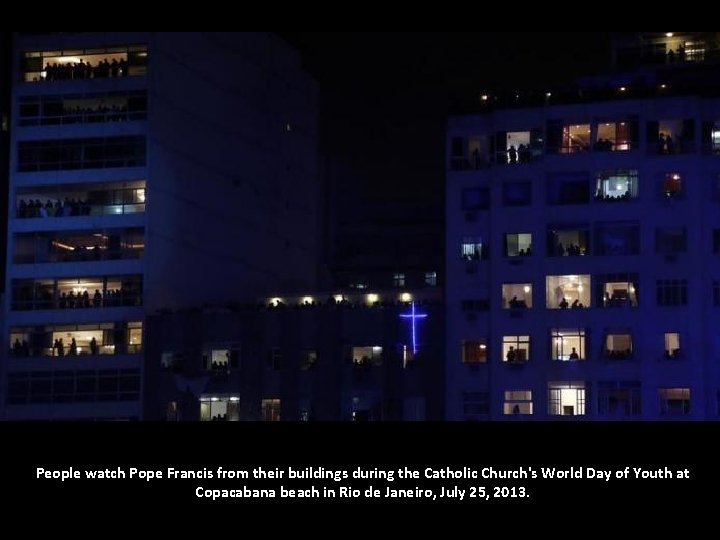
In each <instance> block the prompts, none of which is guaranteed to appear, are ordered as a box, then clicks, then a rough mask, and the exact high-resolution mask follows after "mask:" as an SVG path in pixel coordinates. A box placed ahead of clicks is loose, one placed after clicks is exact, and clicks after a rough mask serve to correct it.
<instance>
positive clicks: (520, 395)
mask: <svg viewBox="0 0 720 540" xmlns="http://www.w3.org/2000/svg"><path fill="white" fill-rule="evenodd" d="M532 413H533V399H532V392H531V391H530V390H514V391H507V392H505V403H504V404H503V414H505V415H506V416H507V415H532Z"/></svg>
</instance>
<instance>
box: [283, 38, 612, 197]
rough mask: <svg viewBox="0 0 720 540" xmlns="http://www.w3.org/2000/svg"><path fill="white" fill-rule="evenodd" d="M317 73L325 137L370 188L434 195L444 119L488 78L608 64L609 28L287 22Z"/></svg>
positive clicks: (565, 77) (439, 183) (491, 82)
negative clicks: (380, 27)
mask: <svg viewBox="0 0 720 540" xmlns="http://www.w3.org/2000/svg"><path fill="white" fill-rule="evenodd" d="M280 35H281V36H282V37H283V38H285V39H286V40H287V41H289V42H290V43H291V44H292V45H294V46H295V47H296V48H297V49H298V50H300V52H301V53H302V55H303V59H304V62H305V66H306V68H307V69H308V71H310V73H312V74H313V75H314V76H315V77H316V78H317V80H318V81H319V83H320V88H321V100H322V101H321V104H322V105H321V107H322V120H321V122H322V128H323V147H324V149H325V150H326V151H327V152H329V153H330V154H332V155H335V156H337V157H338V158H340V159H342V160H343V161H344V162H346V163H348V164H350V165H351V166H352V167H353V168H354V169H355V170H356V171H357V172H358V173H359V175H360V177H361V178H362V184H363V187H364V191H365V193H366V195H368V196H370V197H379V198H406V197H408V196H410V197H415V198H420V199H426V200H427V199H436V198H437V197H442V193H443V182H444V167H443V161H444V143H443V141H444V135H443V130H444V125H445V119H446V118H447V116H448V114H450V112H451V111H456V110H458V108H461V109H462V106H461V105H460V104H461V103H464V102H465V101H468V100H471V99H473V98H475V97H476V96H479V95H480V94H481V93H482V91H483V90H487V89H492V88H505V89H507V90H514V89H523V88H526V89H544V88H545V87H548V86H555V85H557V84H562V83H564V82H567V81H571V80H572V79H573V78H574V77H576V76H578V75H584V74H591V73H593V72H596V71H597V70H598V69H603V68H605V67H607V65H608V64H609V59H610V52H609V46H608V43H609V37H608V34H607V33H606V32H604V33H600V32H595V33H593V32H547V33H543V32H534V33H533V32H531V33H527V32H523V33H521V32H284V33H280Z"/></svg>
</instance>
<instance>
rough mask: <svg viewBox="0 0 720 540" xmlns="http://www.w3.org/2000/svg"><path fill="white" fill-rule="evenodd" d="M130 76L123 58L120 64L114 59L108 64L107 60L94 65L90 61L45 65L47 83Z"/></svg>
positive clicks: (44, 78)
mask: <svg viewBox="0 0 720 540" xmlns="http://www.w3.org/2000/svg"><path fill="white" fill-rule="evenodd" d="M127 75H128V63H127V60H125V59H124V58H122V59H121V60H120V61H119V62H118V61H117V60H116V59H115V58H113V60H112V62H108V59H107V58H105V59H104V60H101V61H99V62H98V63H97V65H96V66H93V65H92V62H90V61H89V60H88V61H87V62H85V61H83V60H80V61H79V62H68V63H65V64H58V63H53V64H51V63H50V62H48V63H47V64H45V76H44V77H42V79H43V80H45V81H64V80H74V79H107V78H109V77H125V76H127Z"/></svg>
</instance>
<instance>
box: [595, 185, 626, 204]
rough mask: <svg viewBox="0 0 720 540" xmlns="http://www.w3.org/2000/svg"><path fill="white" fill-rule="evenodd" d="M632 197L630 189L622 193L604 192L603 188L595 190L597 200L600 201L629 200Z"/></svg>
mask: <svg viewBox="0 0 720 540" xmlns="http://www.w3.org/2000/svg"><path fill="white" fill-rule="evenodd" d="M631 198H632V196H631V195H630V190H629V189H628V190H627V191H626V192H625V193H623V194H622V195H608V194H606V193H604V192H603V189H602V188H598V190H597V191H596V192H595V200H596V201H600V202H620V201H629V200H630V199H631Z"/></svg>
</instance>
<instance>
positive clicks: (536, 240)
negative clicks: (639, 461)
mask: <svg viewBox="0 0 720 540" xmlns="http://www.w3.org/2000/svg"><path fill="white" fill-rule="evenodd" d="M719 38H720V33H717V32H702V33H698V32H683V33H672V32H668V33H643V34H634V35H618V36H616V40H615V44H614V59H615V68H616V69H615V71H613V72H611V74H610V75H607V76H603V77H597V78H594V79H588V80H586V81H583V82H582V83H581V84H580V85H579V86H578V87H577V88H575V89H574V90H572V91H569V92H562V93H558V92H554V91H543V92H542V93H540V94H538V95H534V96H522V95H520V96H516V95H512V96H508V97H507V99H506V100H503V99H502V98H501V97H498V96H490V95H486V96H481V97H480V102H479V103H480V105H481V107H482V110H481V111H480V112H479V114H475V115H468V116H463V117H456V118H453V119H451V120H450V122H449V127H448V134H447V135H448V136H447V155H448V174H447V267H446V276H447V277H446V283H447V289H446V293H447V294H446V306H447V342H446V347H447V349H446V359H447V370H446V373H447V395H446V399H447V402H446V407H447V408H446V410H447V416H448V418H449V419H453V420H461V419H471V420H550V419H590V420H623V419H628V420H659V419H691V420H701V419H711V418H715V419H716V418H718V407H719V405H720V403H719V401H720V371H719V366H720V339H719V338H718V335H717V332H716V331H715V328H716V327H717V325H718V323H719V322H720V263H719V262H718V257H719V256H720V211H719V210H720V84H719V83H720V64H719V63H718V60H719V59H720V54H719V53H720V39H719Z"/></svg>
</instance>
